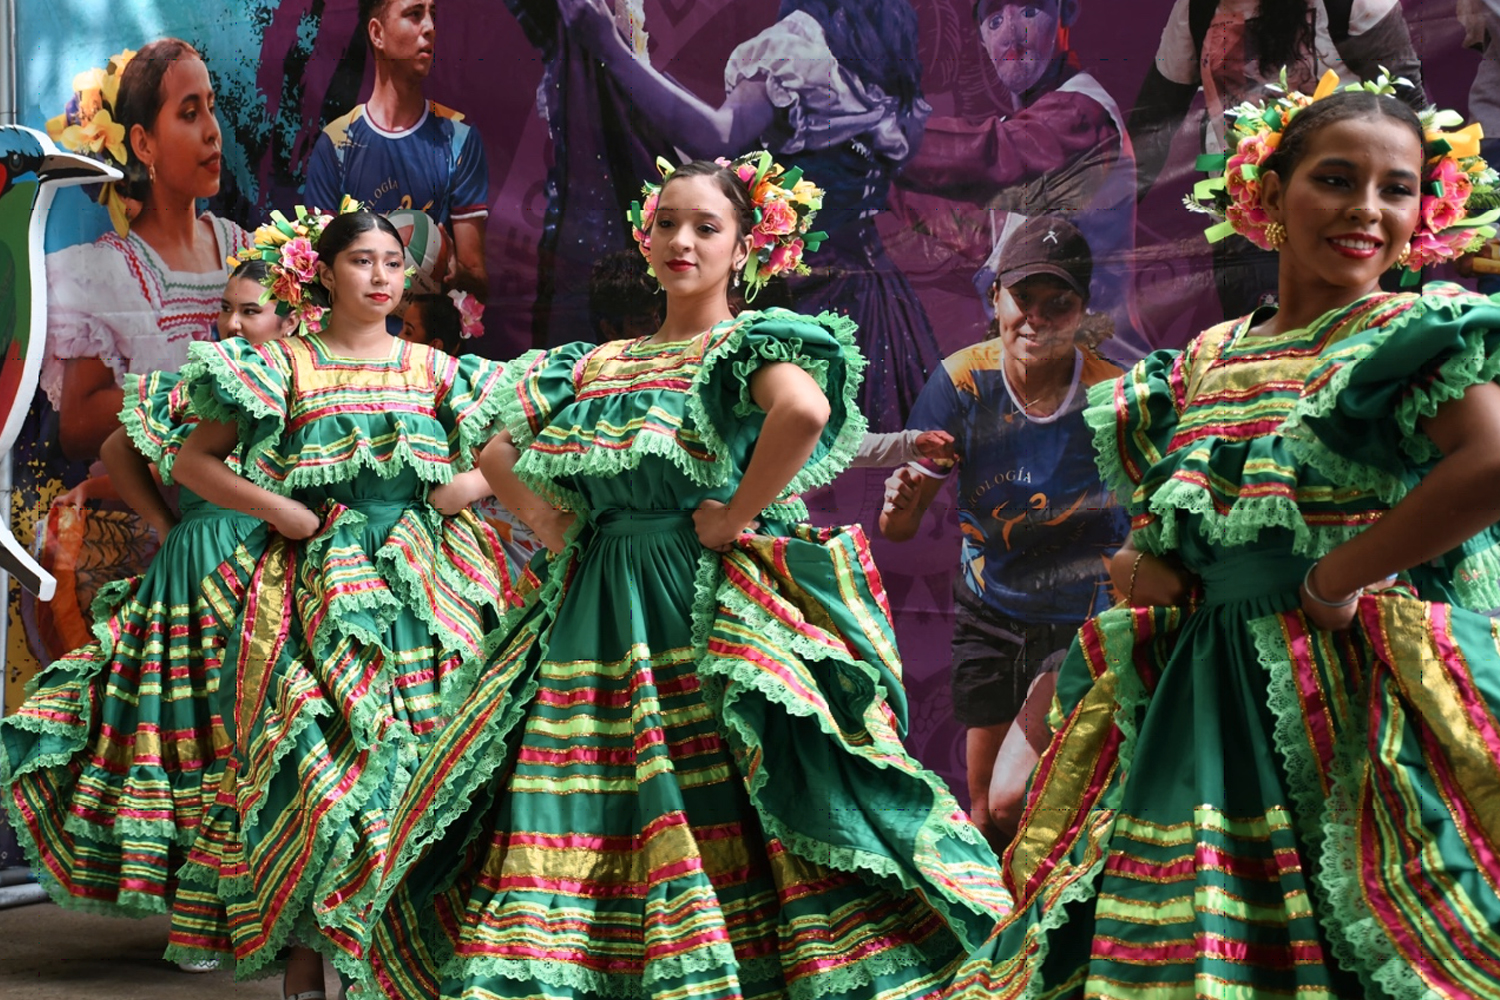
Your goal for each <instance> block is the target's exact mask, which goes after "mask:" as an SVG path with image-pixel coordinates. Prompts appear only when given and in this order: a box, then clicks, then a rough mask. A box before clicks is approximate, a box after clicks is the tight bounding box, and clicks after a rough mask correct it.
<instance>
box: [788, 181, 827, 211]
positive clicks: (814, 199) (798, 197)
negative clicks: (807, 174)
mask: <svg viewBox="0 0 1500 1000" xmlns="http://www.w3.org/2000/svg"><path fill="white" fill-rule="evenodd" d="M791 198H792V200H793V201H795V202H796V203H797V204H799V205H806V206H807V207H808V208H810V209H812V210H813V211H814V212H816V211H817V210H818V209H820V208H822V207H823V189H822V188H820V187H818V186H817V185H816V184H814V183H813V182H812V181H810V180H807V179H806V178H803V179H802V180H799V181H798V182H797V183H796V184H795V185H793V187H792V191H791Z"/></svg>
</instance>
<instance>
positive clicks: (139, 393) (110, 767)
mask: <svg viewBox="0 0 1500 1000" xmlns="http://www.w3.org/2000/svg"><path fill="white" fill-rule="evenodd" d="M263 270H264V269H263V268H260V269H259V270H258V269H257V267H255V266H251V265H245V264H242V265H240V266H239V267H238V268H237V269H236V270H235V272H234V273H233V274H232V275H230V277H229V280H228V282H227V283H226V284H225V287H224V292H223V301H222V304H221V307H220V310H219V318H218V332H219V336H220V337H221V338H224V339H226V340H227V339H229V338H242V339H241V340H240V342H241V343H244V344H247V345H253V344H260V343H266V342H269V341H272V340H276V339H279V338H280V337H282V336H285V335H286V334H287V333H288V332H289V331H290V329H291V326H292V324H291V323H289V322H287V321H284V320H283V319H282V318H280V317H278V316H277V315H276V312H275V310H274V309H270V308H264V307H262V306H261V305H260V303H259V298H260V289H261V286H260V283H259V279H260V274H261V272H262V271H263ZM184 389H185V387H184V386H183V384H182V383H181V381H180V379H179V376H178V373H177V372H175V371H169V372H161V371H158V372H151V373H150V374H148V375H144V376H141V375H127V376H126V379H125V401H126V402H125V407H124V409H123V410H122V411H121V414H120V423H121V425H122V426H121V427H120V428H118V429H116V430H115V432H114V433H113V434H111V435H110V436H109V437H108V438H106V439H105V440H104V444H103V448H102V455H103V457H104V460H105V464H106V465H107V466H108V468H109V473H110V477H111V479H112V480H113V481H114V483H115V485H116V487H117V488H118V490H119V492H120V495H121V497H122V498H123V499H124V500H125V501H126V502H127V503H129V504H130V505H131V507H132V508H133V509H134V510H135V511H136V513H138V514H139V515H140V516H141V517H142V518H143V519H144V520H145V521H146V522H147V523H149V524H150V525H151V526H152V527H153V528H154V529H155V530H156V532H157V534H158V535H159V536H160V537H161V538H162V539H163V542H162V547H161V549H160V550H159V551H158V552H157V554H156V557H155V558H154V560H153V561H152V563H151V565H150V567H148V569H147V570H146V572H145V573H143V574H142V575H140V576H136V577H130V578H128V579H126V580H122V581H117V582H115V583H112V584H109V585H108V586H106V587H105V588H103V589H101V591H100V594H99V597H98V598H97V599H96V600H95V602H94V616H95V617H94V625H93V632H94V635H95V636H96V639H95V641H94V642H92V643H90V644H89V645H87V646H83V647H81V648H80V649H77V650H74V651H73V652H72V653H70V654H69V655H68V656H65V657H63V658H61V659H59V660H56V661H54V662H53V663H52V664H51V665H50V666H49V667H48V668H47V669H46V670H44V671H43V672H42V673H41V675H40V676H39V677H38V678H37V680H36V682H35V686H34V687H33V689H32V691H31V693H30V695H29V697H28V698H27V699H26V701H25V702H24V703H22V705H21V706H20V707H19V708H18V709H17V710H16V711H15V712H14V713H13V714H11V715H9V716H7V717H6V718H5V720H4V722H3V723H0V784H3V785H4V788H5V806H6V808H7V809H8V810H9V812H10V816H11V819H12V823H13V826H14V828H15V829H16V830H17V832H18V833H19V835H20V837H21V839H22V842H23V843H24V844H25V846H26V855H27V857H28V859H30V861H31V863H32V865H33V866H35V868H36V870H37V873H38V876H39V878H40V881H41V883H42V884H43V885H44V886H46V887H47V889H48V890H49V892H50V893H51V895H52V897H53V899H55V900H56V901H57V902H58V903H60V904H61V905H63V906H69V907H76V908H81V909H86V910H90V911H94V912H100V913H110V914H118V915H124V916H142V915H145V914H150V913H161V912H165V911H168V910H170V911H171V913H172V916H173V927H174V931H173V935H172V942H171V946H170V948H169V949H168V954H169V956H170V957H172V958H174V959H177V960H178V961H180V962H182V963H184V965H183V967H184V968H186V969H188V970H189V971H202V969H203V968H205V967H212V964H213V963H214V962H215V959H214V955H215V953H216V952H217V951H219V950H220V948H221V947H222V945H223V943H224V941H225V939H224V938H223V937H222V935H220V934H218V933H216V930H217V925H218V924H219V923H221V921H218V920H216V919H215V916H214V914H216V913H221V912H222V907H219V906H217V904H216V901H215V900H214V899H213V898H211V897H209V898H203V897H202V896H201V894H199V893H197V892H196V891H195V890H193V889H191V888H189V887H185V886H180V885H179V884H178V882H177V878H176V873H177V869H178V868H179V866H181V864H182V863H183V862H184V861H185V860H186V858H187V847H188V845H189V844H190V843H191V842H192V840H193V838H194V836H195V835H196V832H197V828H198V824H199V821H200V819H201V817H202V816H203V814H204V813H205V811H206V810H207V809H208V808H209V806H210V804H211V803H212V801H213V798H214V794H215V789H216V788H217V785H218V783H219V779H220V776H221V774H222V772H223V769H224V765H225V760H226V757H227V755H228V751H229V747H228V744H227V742H226V741H225V738H224V728H223V725H222V721H221V719H220V718H219V706H218V704H217V702H216V691H217V687H218V683H219V675H220V670H219V668H220V662H221V660H222V656H223V645H224V636H223V631H222V627H223V625H224V624H226V623H225V622H223V621H222V620H220V614H221V613H222V612H223V608H222V606H216V605H215V603H214V600H213V598H212V596H211V593H212V590H211V588H209V587H206V586H205V580H206V579H207V578H208V577H209V576H210V574H211V573H212V572H213V571H214V569H215V568H216V567H217V566H218V565H219V563H220V562H221V561H222V560H223V559H224V558H226V557H227V556H228V555H229V554H230V553H232V552H234V551H235V550H236V549H237V548H239V547H241V546H242V545H247V544H248V545H251V546H252V547H253V546H254V545H256V544H257V542H256V541H254V540H253V539H252V536H253V535H254V534H255V529H256V526H257V525H258V524H259V523H260V522H258V521H257V520H256V519H254V518H251V517H247V516H245V515H243V514H239V513H236V512H234V511H226V510H221V509H220V508H218V507H216V506H214V505H213V504H211V503H209V502H207V501H206V500H204V499H203V498H202V497H199V496H197V495H195V494H193V493H192V492H191V491H189V490H182V491H181V492H180V495H179V498H178V499H179V503H178V510H176V511H174V510H173V507H172V505H170V504H168V503H167V501H166V499H165V498H164V497H163V495H162V493H161V487H160V486H159V485H158V480H157V476H156V475H153V473H152V466H153V465H154V466H155V467H156V469H157V474H158V475H159V476H160V480H161V482H162V483H165V484H167V485H171V484H172V482H173V480H172V468H173V463H174V460H175V459H176V457H177V452H178V449H179V448H180V447H181V445H182V442H183V440H184V439H185V438H186V437H187V435H188V433H189V432H190V431H191V429H192V427H193V424H194V422H195V421H196V416H195V415H194V414H193V413H192V411H191V408H190V407H189V405H188V400H187V395H186V392H185V391H184ZM262 541H263V540H262Z"/></svg>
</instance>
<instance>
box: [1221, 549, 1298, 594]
mask: <svg viewBox="0 0 1500 1000" xmlns="http://www.w3.org/2000/svg"><path fill="white" fill-rule="evenodd" d="M1311 564H1312V560H1311V559H1308V558H1306V557H1305V556H1298V555H1293V554H1291V553H1290V552H1286V551H1276V552H1247V553H1245V554H1243V555H1234V556H1230V557H1229V558H1227V559H1218V560H1215V561H1214V562H1213V563H1211V564H1209V565H1208V566H1206V567H1204V568H1203V570H1202V571H1201V572H1200V574H1199V576H1200V577H1201V578H1202V580H1203V603H1204V604H1234V603H1236V602H1239V601H1250V600H1255V599H1256V598H1262V597H1274V596H1277V595H1279V594H1288V593H1291V594H1295V593H1296V592H1297V588H1298V587H1300V586H1301V585H1302V576H1303V574H1304V573H1306V572H1307V567H1308V566H1310V565H1311Z"/></svg>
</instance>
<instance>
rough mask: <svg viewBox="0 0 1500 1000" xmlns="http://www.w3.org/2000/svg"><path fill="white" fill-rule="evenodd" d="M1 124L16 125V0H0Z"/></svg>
mask: <svg viewBox="0 0 1500 1000" xmlns="http://www.w3.org/2000/svg"><path fill="white" fill-rule="evenodd" d="M0 57H3V58H0V125H16V124H19V123H18V122H17V121H16V113H17V110H18V109H19V107H20V104H19V103H18V99H17V96H16V0H0Z"/></svg>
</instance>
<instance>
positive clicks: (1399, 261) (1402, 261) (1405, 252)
mask: <svg viewBox="0 0 1500 1000" xmlns="http://www.w3.org/2000/svg"><path fill="white" fill-rule="evenodd" d="M1409 260H1411V240H1407V241H1406V246H1404V247H1402V248H1401V255H1400V256H1399V257H1397V258H1396V263H1395V264H1393V265H1392V266H1391V270H1392V271H1399V270H1401V269H1402V268H1403V267H1405V266H1406V262H1407V261H1409Z"/></svg>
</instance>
